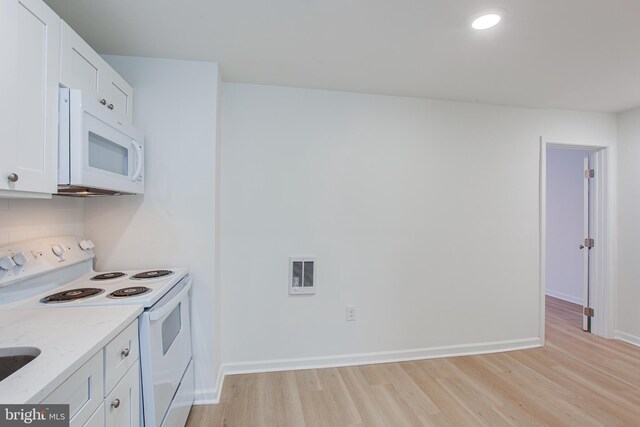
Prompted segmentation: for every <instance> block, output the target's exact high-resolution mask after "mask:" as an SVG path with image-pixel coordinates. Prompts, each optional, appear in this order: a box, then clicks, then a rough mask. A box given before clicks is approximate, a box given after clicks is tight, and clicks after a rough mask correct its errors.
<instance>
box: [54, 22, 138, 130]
mask: <svg viewBox="0 0 640 427" xmlns="http://www.w3.org/2000/svg"><path fill="white" fill-rule="evenodd" d="M60 47H61V57H60V58H61V68H60V72H61V80H60V82H61V83H62V85H63V86H66V87H68V88H72V89H81V90H82V91H84V92H86V93H93V94H94V95H95V97H96V100H97V101H98V102H100V104H102V105H103V106H104V108H106V109H109V110H113V111H114V113H116V114H118V115H119V116H120V117H121V118H122V119H123V120H124V121H125V122H126V123H129V124H132V122H133V88H131V86H130V85H129V84H128V83H127V82H126V81H125V80H124V79H123V78H122V77H120V75H119V74H118V73H116V72H115V70H114V69H113V68H112V67H111V66H110V65H109V64H107V62H106V61H105V60H104V59H102V57H101V56H100V55H98V54H97V53H96V51H94V50H93V49H92V48H91V46H89V45H88V44H87V43H86V42H85V41H84V40H82V38H81V37H80V36H79V35H78V34H77V33H76V32H75V31H73V29H72V28H71V27H70V26H69V25H67V23H66V22H64V21H62V36H61V40H60Z"/></svg>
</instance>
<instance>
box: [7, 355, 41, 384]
mask: <svg viewBox="0 0 640 427" xmlns="http://www.w3.org/2000/svg"><path fill="white" fill-rule="evenodd" d="M39 354H40V349H38V348H35V347H7V348H0V381H2V380H4V379H5V378H7V377H8V376H9V375H11V374H13V373H14V372H16V371H17V370H19V369H20V368H22V367H24V366H25V365H26V364H27V363H29V362H31V361H32V360H33V359H35V358H36V357H38V355H39Z"/></svg>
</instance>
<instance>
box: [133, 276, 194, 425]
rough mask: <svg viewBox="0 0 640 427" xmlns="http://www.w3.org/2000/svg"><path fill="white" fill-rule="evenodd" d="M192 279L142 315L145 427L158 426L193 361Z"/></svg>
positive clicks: (141, 335) (174, 289)
mask: <svg viewBox="0 0 640 427" xmlns="http://www.w3.org/2000/svg"><path fill="white" fill-rule="evenodd" d="M190 290H191V278H190V277H189V276H187V277H185V278H184V279H182V280H181V281H180V282H179V283H178V284H177V285H176V286H174V287H173V288H172V289H171V291H169V293H167V294H166V295H165V296H164V297H163V298H162V299H161V300H160V301H158V302H157V303H156V304H155V305H154V306H153V307H151V308H150V309H149V310H146V311H145V312H144V313H143V314H142V315H141V316H140V362H141V365H142V396H143V405H144V424H145V427H159V426H160V425H161V423H162V420H163V419H164V417H165V415H166V413H167V411H168V409H169V407H170V406H171V401H172V400H173V398H174V395H175V393H176V390H177V389H178V386H179V385H180V380H181V379H182V376H183V374H184V372H185V370H186V369H187V366H188V365H189V361H190V360H191V323H190V318H189V316H190Z"/></svg>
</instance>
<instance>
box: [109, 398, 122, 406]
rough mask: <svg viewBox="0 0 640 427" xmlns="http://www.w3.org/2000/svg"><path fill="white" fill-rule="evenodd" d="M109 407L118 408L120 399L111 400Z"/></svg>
mask: <svg viewBox="0 0 640 427" xmlns="http://www.w3.org/2000/svg"><path fill="white" fill-rule="evenodd" d="M111 406H112V407H114V408H117V407H118V406H120V399H113V402H111Z"/></svg>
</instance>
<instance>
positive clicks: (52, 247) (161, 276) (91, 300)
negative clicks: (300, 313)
mask: <svg viewBox="0 0 640 427" xmlns="http://www.w3.org/2000/svg"><path fill="white" fill-rule="evenodd" d="M93 247H94V245H93V243H92V242H91V241H90V240H82V239H79V238H75V237H69V236H63V237H54V238H42V239H36V240H32V241H27V242H20V243H16V244H13V245H10V246H4V247H0V309H3V310H4V309H14V308H40V309H43V310H47V309H48V310H54V309H57V308H64V307H77V306H98V305H112V304H139V305H141V306H143V307H144V312H143V314H142V315H141V316H140V318H139V331H140V332H139V334H140V336H139V341H140V363H141V372H142V375H141V384H142V387H141V390H142V401H141V402H142V408H143V410H142V411H141V414H142V415H141V416H142V420H141V423H140V424H141V425H144V426H145V427H183V426H184V425H185V423H186V420H187V417H188V415H189V411H190V409H191V406H192V404H193V400H194V377H193V361H192V350H191V349H192V346H191V319H190V311H191V310H190V306H191V277H190V276H189V274H188V270H187V269H186V268H170V269H159V270H146V271H111V272H104V273H98V272H96V271H94V270H93V259H94V253H93V250H92V249H93Z"/></svg>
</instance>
